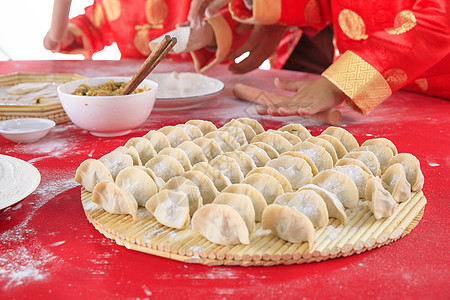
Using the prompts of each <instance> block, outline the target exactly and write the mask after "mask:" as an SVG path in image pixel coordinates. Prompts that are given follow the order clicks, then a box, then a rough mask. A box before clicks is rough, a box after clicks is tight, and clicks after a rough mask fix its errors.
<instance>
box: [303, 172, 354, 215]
mask: <svg viewBox="0 0 450 300" xmlns="http://www.w3.org/2000/svg"><path fill="white" fill-rule="evenodd" d="M311 183H312V184H315V185H318V186H320V187H322V188H324V189H326V190H327V191H329V192H331V193H332V194H335V195H336V197H337V198H338V199H339V201H341V203H342V204H343V205H344V207H345V208H355V207H356V206H357V205H358V200H359V194H358V189H357V188H356V184H355V183H354V182H353V180H352V179H351V178H350V177H348V176H347V175H345V174H342V173H339V172H338V171H335V170H325V171H322V172H320V173H319V174H317V175H316V176H315V177H314V178H313V179H312V180H311Z"/></svg>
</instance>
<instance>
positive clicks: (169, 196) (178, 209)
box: [145, 189, 190, 229]
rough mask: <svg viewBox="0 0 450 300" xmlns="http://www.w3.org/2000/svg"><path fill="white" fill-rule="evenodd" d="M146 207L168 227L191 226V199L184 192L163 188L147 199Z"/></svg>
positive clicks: (183, 227)
mask: <svg viewBox="0 0 450 300" xmlns="http://www.w3.org/2000/svg"><path fill="white" fill-rule="evenodd" d="M145 208H147V210H148V211H149V212H150V213H151V214H152V215H153V216H155V218H156V220H158V222H159V223H161V224H163V225H165V226H167V227H171V228H176V229H185V228H187V227H188V226H189V219H190V217H189V200H188V196H187V195H186V194H185V193H183V192H175V191H172V190H167V189H166V190H161V191H160V192H159V193H158V194H156V195H154V196H153V197H151V198H150V199H149V200H148V201H147V204H146V205H145Z"/></svg>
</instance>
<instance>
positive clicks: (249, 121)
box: [236, 118, 264, 134]
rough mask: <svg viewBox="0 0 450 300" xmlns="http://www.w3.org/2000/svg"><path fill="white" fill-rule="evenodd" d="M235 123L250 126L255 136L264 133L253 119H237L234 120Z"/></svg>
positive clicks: (262, 128)
mask: <svg viewBox="0 0 450 300" xmlns="http://www.w3.org/2000/svg"><path fill="white" fill-rule="evenodd" d="M236 121H239V122H241V123H243V124H246V125H248V126H250V127H251V128H253V130H254V131H255V133H256V134H260V133H263V132H264V127H262V125H261V124H260V123H259V122H258V121H256V120H255V119H250V118H238V119H236Z"/></svg>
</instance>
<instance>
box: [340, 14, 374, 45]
mask: <svg viewBox="0 0 450 300" xmlns="http://www.w3.org/2000/svg"><path fill="white" fill-rule="evenodd" d="M338 22H339V27H340V28H341V29H342V31H343V32H344V34H345V35H346V36H347V37H349V38H351V39H352V40H356V41H359V40H365V39H367V37H368V36H367V34H366V24H365V23H364V20H363V19H362V18H361V16H359V15H358V14H357V13H356V12H354V11H352V10H350V9H343V10H341V11H340V12H339V17H338Z"/></svg>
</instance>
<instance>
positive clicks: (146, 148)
mask: <svg viewBox="0 0 450 300" xmlns="http://www.w3.org/2000/svg"><path fill="white" fill-rule="evenodd" d="M125 147H128V148H129V147H134V148H135V149H136V151H137V153H138V154H139V158H140V159H141V162H142V165H145V164H146V163H147V162H148V161H149V160H150V159H151V158H153V157H155V156H156V154H158V153H157V152H156V150H155V149H154V148H153V145H152V143H150V141H149V140H147V139H146V138H143V137H134V138H131V139H129V140H128V141H127V142H126V144H125Z"/></svg>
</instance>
